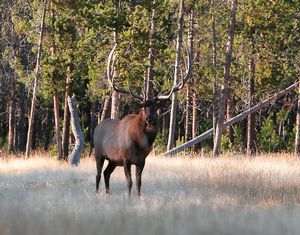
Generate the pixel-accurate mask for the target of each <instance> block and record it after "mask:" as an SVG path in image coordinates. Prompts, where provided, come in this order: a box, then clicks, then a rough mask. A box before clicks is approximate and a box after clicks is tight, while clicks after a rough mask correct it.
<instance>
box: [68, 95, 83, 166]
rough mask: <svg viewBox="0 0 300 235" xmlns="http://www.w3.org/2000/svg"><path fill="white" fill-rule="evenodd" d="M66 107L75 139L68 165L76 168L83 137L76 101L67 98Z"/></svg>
mask: <svg viewBox="0 0 300 235" xmlns="http://www.w3.org/2000/svg"><path fill="white" fill-rule="evenodd" d="M68 105H69V110H70V114H71V127H72V132H73V135H74V137H75V147H74V149H73V151H72V153H71V155H70V158H69V159H70V163H71V165H72V166H77V165H78V163H79V160H80V155H81V153H82V151H83V147H84V135H83V132H82V130H81V126H80V120H79V114H78V110H77V107H76V99H75V97H74V96H73V97H72V98H71V97H70V96H68Z"/></svg>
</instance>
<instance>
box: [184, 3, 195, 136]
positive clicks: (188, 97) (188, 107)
mask: <svg viewBox="0 0 300 235" xmlns="http://www.w3.org/2000/svg"><path fill="white" fill-rule="evenodd" d="M193 26H194V11H193V8H192V7H191V9H190V14H189V34H188V43H189V49H190V52H191V54H193ZM191 76H193V75H191ZM193 82H194V81H193V79H191V80H190V81H188V84H187V92H186V115H185V141H188V140H190V139H191V137H192V120H191V119H192V115H191V114H192V112H191V111H192V110H191V109H192V88H191V86H192V85H191V84H193Z"/></svg>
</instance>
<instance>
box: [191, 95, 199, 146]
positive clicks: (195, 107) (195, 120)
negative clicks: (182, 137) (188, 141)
mask: <svg viewBox="0 0 300 235" xmlns="http://www.w3.org/2000/svg"><path fill="white" fill-rule="evenodd" d="M192 113H193V115H192V139H194V138H196V136H197V135H198V128H197V123H198V100H197V95H196V91H195V90H194V89H193V90H192ZM192 150H193V151H195V150H196V146H195V145H194V146H193V149H192Z"/></svg>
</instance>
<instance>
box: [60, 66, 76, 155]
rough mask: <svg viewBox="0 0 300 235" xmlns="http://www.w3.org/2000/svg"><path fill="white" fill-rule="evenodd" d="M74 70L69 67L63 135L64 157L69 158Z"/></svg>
mask: <svg viewBox="0 0 300 235" xmlns="http://www.w3.org/2000/svg"><path fill="white" fill-rule="evenodd" d="M71 63H72V62H71ZM71 73H72V70H71V67H70V66H68V68H67V84H66V92H65V105H64V122H63V136H62V154H63V159H64V160H67V159H68V155H69V135H70V118H71V116H70V111H69V105H68V96H71V95H72V82H73V81H72V75H71Z"/></svg>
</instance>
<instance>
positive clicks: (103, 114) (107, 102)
mask: <svg viewBox="0 0 300 235" xmlns="http://www.w3.org/2000/svg"><path fill="white" fill-rule="evenodd" d="M110 102H111V96H110V95H108V96H107V97H106V98H105V101H104V104H103V108H102V112H101V115H99V116H98V124H99V123H100V122H102V121H103V120H104V119H105V118H106V117H107V116H108V111H109V106H110ZM99 117H100V120H99Z"/></svg>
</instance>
